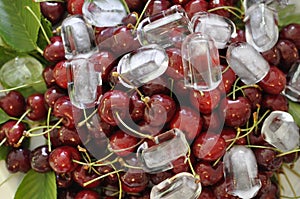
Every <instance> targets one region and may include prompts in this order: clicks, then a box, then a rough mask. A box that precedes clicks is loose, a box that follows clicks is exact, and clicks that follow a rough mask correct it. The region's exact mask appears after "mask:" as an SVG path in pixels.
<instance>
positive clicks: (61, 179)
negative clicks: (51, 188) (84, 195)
mask: <svg viewBox="0 0 300 199" xmlns="http://www.w3.org/2000/svg"><path fill="white" fill-rule="evenodd" d="M56 184H57V187H59V188H69V187H70V186H71V185H72V184H73V179H72V174H71V173H56Z"/></svg>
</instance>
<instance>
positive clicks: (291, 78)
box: [283, 61, 300, 102]
mask: <svg viewBox="0 0 300 199" xmlns="http://www.w3.org/2000/svg"><path fill="white" fill-rule="evenodd" d="M286 79H287V85H286V87H285V90H284V92H283V93H284V95H285V96H286V97H288V98H289V99H290V100H292V101H294V102H300V61H297V62H296V63H294V64H293V65H292V67H291V69H290V70H289V72H288V74H287V78H286Z"/></svg>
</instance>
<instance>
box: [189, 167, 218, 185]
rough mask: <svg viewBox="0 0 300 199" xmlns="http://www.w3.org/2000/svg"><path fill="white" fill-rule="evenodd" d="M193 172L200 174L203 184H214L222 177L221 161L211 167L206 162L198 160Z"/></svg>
mask: <svg viewBox="0 0 300 199" xmlns="http://www.w3.org/2000/svg"><path fill="white" fill-rule="evenodd" d="M195 172H196V173H197V174H198V175H199V176H200V179H201V184H202V185H203V186H210V185H214V184H216V183H217V182H219V181H220V180H221V179H222V178H223V163H222V162H221V163H219V164H217V166H215V167H213V166H212V165H211V164H210V163H208V162H198V163H197V164H196V166H195Z"/></svg>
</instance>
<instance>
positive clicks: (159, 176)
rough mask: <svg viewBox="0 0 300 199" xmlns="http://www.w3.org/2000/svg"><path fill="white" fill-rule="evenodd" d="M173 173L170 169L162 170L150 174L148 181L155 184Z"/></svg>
mask: <svg viewBox="0 0 300 199" xmlns="http://www.w3.org/2000/svg"><path fill="white" fill-rule="evenodd" d="M173 175H174V174H173V173H172V172H171V171H163V172H160V173H155V174H151V175H150V181H151V182H152V183H153V184H155V185H156V184H159V183H161V182H162V181H164V180H166V179H168V178H170V177H172V176H173Z"/></svg>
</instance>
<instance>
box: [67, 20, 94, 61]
mask: <svg viewBox="0 0 300 199" xmlns="http://www.w3.org/2000/svg"><path fill="white" fill-rule="evenodd" d="M61 36H62V40H63V44H64V49H65V57H66V59H73V58H75V57H76V58H79V57H83V58H87V57H89V56H91V55H92V54H93V53H94V52H95V51H97V45H96V42H95V36H94V31H93V28H92V26H90V25H89V24H87V23H85V21H84V20H83V18H82V16H81V15H73V16H69V17H67V18H66V19H64V21H63V22H62V25H61Z"/></svg>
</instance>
